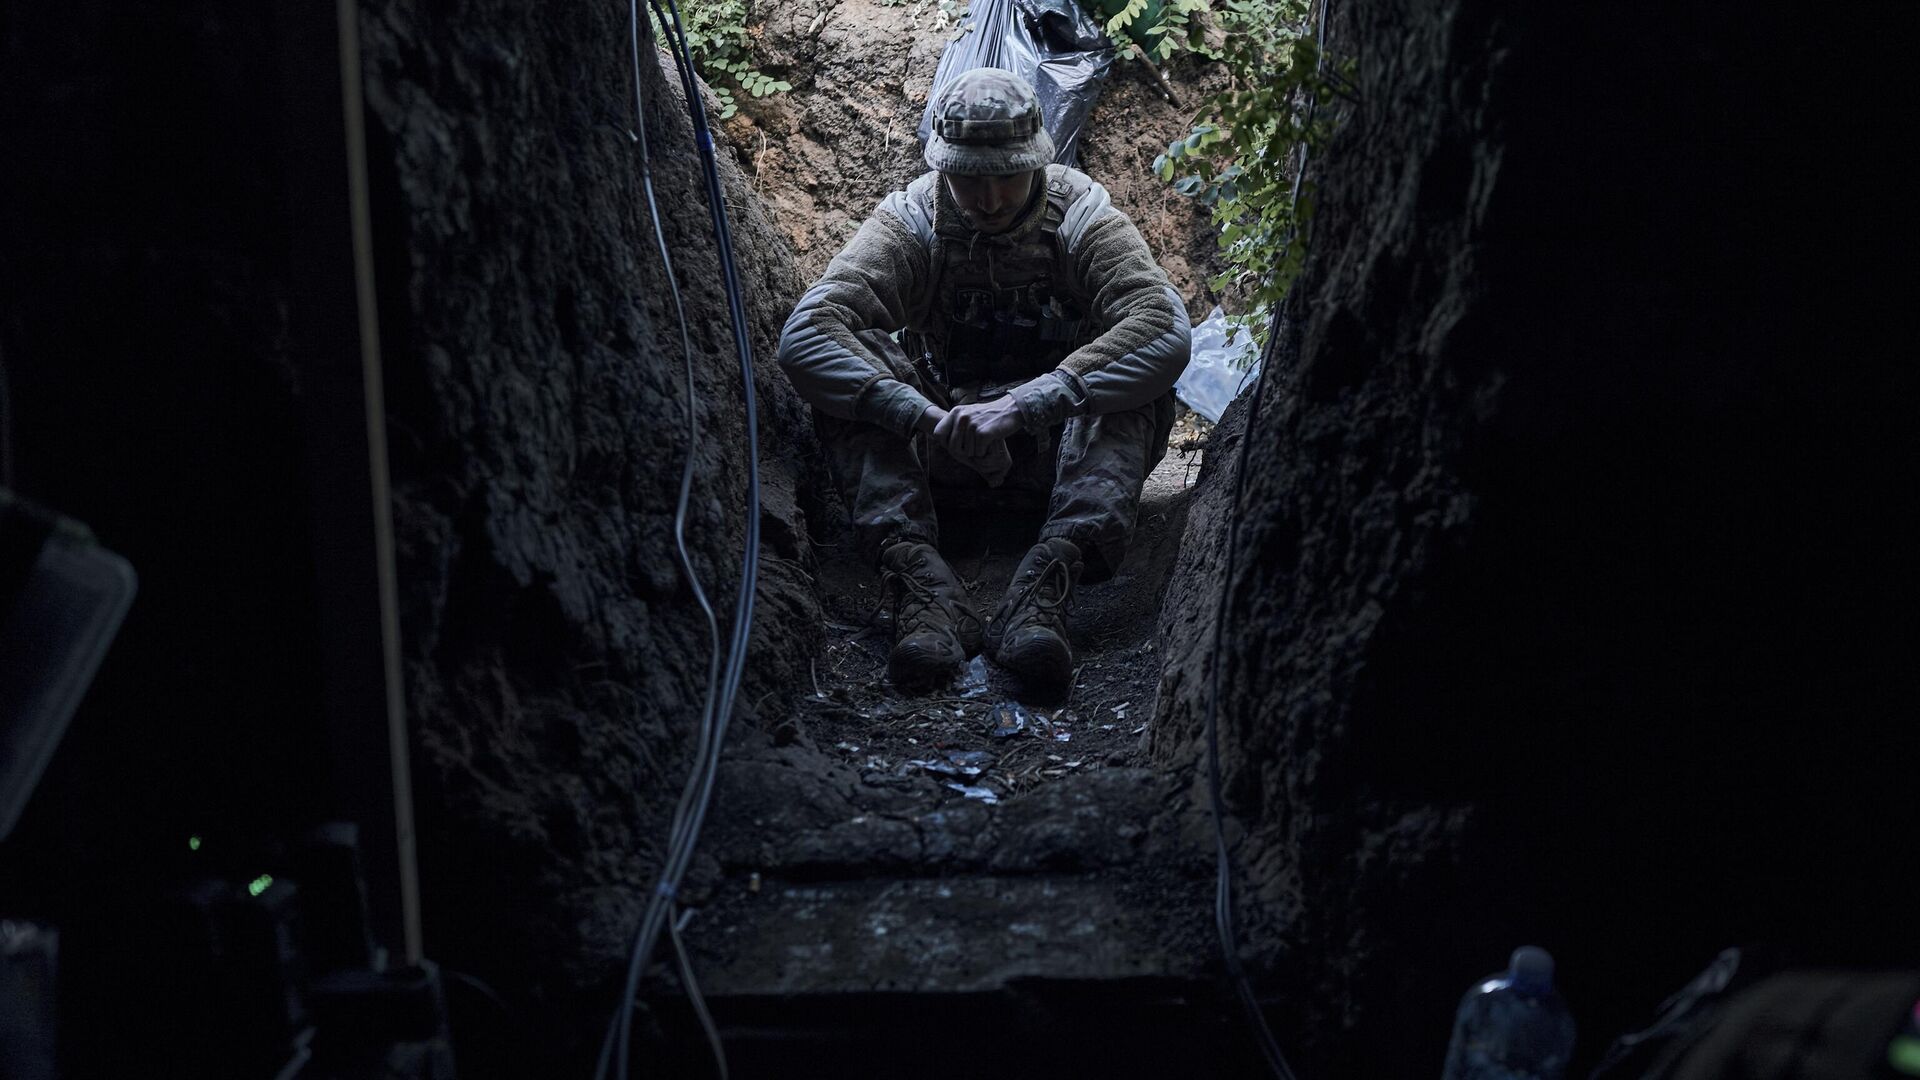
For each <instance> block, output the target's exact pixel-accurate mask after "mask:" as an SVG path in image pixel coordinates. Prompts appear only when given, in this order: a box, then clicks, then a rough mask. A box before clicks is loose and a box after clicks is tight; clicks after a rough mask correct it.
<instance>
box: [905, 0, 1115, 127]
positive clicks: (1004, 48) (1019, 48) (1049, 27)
mask: <svg viewBox="0 0 1920 1080" xmlns="http://www.w3.org/2000/svg"><path fill="white" fill-rule="evenodd" d="M960 27H961V29H962V30H963V33H962V34H961V35H960V36H959V37H958V38H956V39H955V40H954V41H952V42H950V43H949V44H948V45H947V48H946V51H945V52H943V53H941V54H940V66H939V67H938V68H936V69H935V70H934V73H933V88H932V89H931V90H930V91H929V92H928V93H927V107H926V109H925V110H923V111H922V112H921V114H920V132H919V134H920V143H921V145H923V146H924V145H926V142H927V139H928V138H929V137H930V136H931V135H932V134H933V103H934V102H935V101H937V100H939V97H940V91H941V90H942V89H943V88H945V87H946V85H947V84H948V83H950V82H952V81H953V80H954V79H955V78H956V77H958V76H959V75H961V74H962V73H964V72H968V71H972V70H973V69H974V68H1000V69H1001V70H1003V71H1011V72H1013V73H1014V74H1016V75H1018V76H1020V77H1021V78H1023V79H1026V80H1027V81H1028V82H1030V83H1032V84H1033V89H1034V94H1035V96H1036V97H1038V98H1039V99H1040V117H1041V121H1042V122H1043V123H1044V124H1046V128H1047V134H1049V135H1051V136H1053V160H1054V161H1055V162H1057V163H1059V164H1061V165H1072V164H1073V163H1074V162H1075V160H1076V159H1077V156H1078V154H1079V149H1080V134H1081V132H1082V131H1083V130H1085V128H1086V123H1087V116H1088V114H1090V113H1092V112H1093V106H1094V103H1095V102H1097V101H1099V100H1100V91H1101V90H1102V89H1104V88H1105V86H1106V78H1107V72H1108V70H1109V69H1111V68H1112V67H1113V45H1112V42H1110V41H1108V40H1107V35H1106V32H1105V31H1104V30H1102V29H1101V28H1100V24H1099V23H1098V22H1096V21H1094V19H1093V18H1092V17H1091V16H1089V15H1088V14H1087V13H1086V12H1085V11H1083V10H1081V8H1080V5H1079V4H1077V3H1075V2H1074V0H973V4H972V6H971V7H969V8H968V9H967V14H966V16H965V17H964V18H962V19H961V20H960Z"/></svg>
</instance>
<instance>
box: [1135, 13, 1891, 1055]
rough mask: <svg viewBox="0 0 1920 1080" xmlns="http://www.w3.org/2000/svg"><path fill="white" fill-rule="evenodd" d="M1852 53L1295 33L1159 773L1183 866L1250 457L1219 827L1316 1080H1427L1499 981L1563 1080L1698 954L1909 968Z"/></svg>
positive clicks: (1879, 422) (1875, 232)
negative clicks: (1299, 120)
mask: <svg viewBox="0 0 1920 1080" xmlns="http://www.w3.org/2000/svg"><path fill="white" fill-rule="evenodd" d="M1893 21H1895V20H1894V16H1893V15H1892V9H1891V8H1888V7H1879V8H1874V9H1870V10H1860V11H1854V12H1850V13H1848V14H1846V15H1836V16H1835V17H1834V19H1832V20H1829V21H1824V22H1822V23H1820V24H1818V25H1808V24H1805V23H1802V22H1797V21H1792V20H1789V19H1787V18H1785V17H1780V16H1775V15H1771V14H1763V13H1759V12H1756V11H1745V12H1741V13H1739V14H1738V15H1734V14H1732V13H1713V14H1709V13H1705V12H1699V11H1694V10H1691V9H1689V10H1686V11H1681V12H1666V13H1663V14H1661V15H1659V16H1658V17H1650V18H1648V19H1646V20H1633V19H1628V18H1624V17H1621V16H1620V13H1618V12H1605V13H1603V12H1600V11H1598V10H1597V9H1596V10H1587V9H1569V8H1551V9H1543V8H1540V7H1539V6H1538V5H1514V4H1502V3H1485V2H1472V0H1468V2H1442V3H1409V2H1404V0H1352V2H1348V3H1344V4H1338V5H1336V19H1335V24H1334V33H1333V34H1332V35H1331V36H1332V37H1333V41H1332V45H1333V48H1334V50H1335V51H1336V52H1338V53H1341V54H1345V55H1347V56H1351V57H1353V58H1354V59H1355V60H1356V62H1357V64H1358V73H1357V85H1356V87H1355V92H1354V96H1353V99H1352V100H1349V101H1346V102H1344V103H1343V104H1342V106H1341V112H1342V115H1343V119H1342V122H1341V127H1340V129H1339V132H1338V134H1337V135H1336V137H1335V138H1334V140H1333V142H1332V144H1331V145H1330V146H1328V147H1327V148H1326V150H1325V152H1324V153H1323V154H1321V155H1320V156H1319V157H1318V158H1317V160H1316V161H1315V162H1314V164H1313V165H1312V170H1313V173H1312V180H1313V183H1314V186H1315V189H1316V190H1317V192H1318V211H1317V216H1316V220H1315V222H1314V225H1313V233H1312V251H1311V255H1310V257H1309V262H1308V265H1307V268H1306V271H1305V273H1304V275H1303V276H1302V278H1301V280H1300V283H1299V285H1298V286H1297V287H1296V289H1295V291H1294V295H1293V298H1292V302H1291V304H1290V308H1289V320H1290V321H1289V325H1288V327H1287V330H1286V332H1285V334H1284V337H1283V341H1282V346H1281V349H1280V351H1279V355H1278V358H1277V362H1276V363H1275V364H1273V365H1272V366H1271V369H1270V370H1268V371H1267V372H1266V373H1265V377H1264V379H1263V383H1262V386H1261V388H1260V392H1261V393H1262V394H1264V412H1263V415H1262V416H1261V418H1260V422H1259V425H1258V427H1257V428H1256V429H1254V430H1253V431H1252V432H1251V434H1249V433H1248V432H1247V430H1246V428H1245V421H1246V415H1245V406H1244V405H1242V406H1240V407H1238V408H1237V409H1236V410H1235V412H1234V413H1233V414H1231V415H1230V416H1229V417H1228V418H1227V422H1226V423H1224V424H1223V425H1222V427H1221V428H1220V429H1219V431H1218V432H1217V433H1216V435H1215V439H1214V442H1213V444H1212V445H1211V447H1210V449H1209V462H1208V470H1207V475H1206V477H1205V479H1204V480H1203V482H1202V485H1201V490H1200V491H1199V492H1198V493H1197V499H1198V502H1197V503H1196V507H1195V512H1194V515H1193V522H1194V524H1193V525H1192V526H1191V527H1190V529H1189V532H1188V535H1187V538H1186V542H1185V546H1184V549H1183V552H1182V556H1181V560H1182V563H1181V567H1180V569H1179V571H1177V573H1176V582H1177V583H1176V585H1175V587H1174V590H1173V592H1172V593H1170V596H1169V602H1168V605H1167V608H1166V610H1165V612H1164V614H1163V623H1162V630H1163V643H1164V645H1165V648H1166V655H1167V657H1168V663H1167V668H1166V673H1165V677H1164V679H1163V683H1162V690H1161V700H1160V715H1159V719H1158V721H1157V724H1158V728H1157V731H1156V735H1155V748H1156V754H1157V756H1158V758H1159V760H1161V761H1162V762H1163V763H1164V764H1166V765H1167V766H1168V767H1169V768H1171V769H1174V770H1177V771H1180V772H1181V773H1182V774H1183V775H1185V776H1187V777H1189V778H1191V780H1192V788H1191V790H1193V791H1194V793H1195V798H1194V799H1193V800H1190V805H1191V807H1192V808H1194V809H1190V810H1189V811H1188V818H1187V821H1188V827H1189V829H1190V832H1191V835H1193V836H1194V837H1195V840H1196V842H1210V841H1211V834H1210V832H1208V831H1207V829H1206V824H1205V818H1204V817H1202V816H1201V809H1199V808H1204V806H1205V802H1204V792H1205V789H1204V787H1203V786H1201V785H1202V781H1203V777H1204V773H1203V772H1200V771H1198V770H1197V768H1196V766H1197V765H1198V764H1199V763H1200V762H1201V760H1202V759H1201V756H1200V755H1201V753H1202V751H1203V748H1204V742H1203V739H1202V737H1201V736H1202V731H1203V725H1202V720H1203V716H1204V704H1205V700H1206V692H1205V685H1206V684H1205V674H1206V671H1207V666H1206V665H1207V645H1208V643H1209V638H1208V636H1207V634H1208V630H1209V624H1210V621H1211V618H1212V612H1213V603H1214V601H1215V599H1216V598H1217V596H1218V592H1217V590H1218V588H1220V587H1222V586H1221V584H1220V583H1219V582H1217V581H1214V580H1211V579H1210V575H1217V574H1218V573H1219V572H1220V570H1221V568H1222V557H1223V552H1224V549H1225V532H1224V530H1225V523H1226V521H1227V518H1228V511H1229V504H1230V502H1231V487H1232V483H1233V466H1232V461H1233V458H1234V455H1235V452H1236V450H1237V448H1238V447H1239V445H1240V441H1241V439H1242V438H1249V439H1251V440H1252V443H1251V447H1250V452H1249V454H1248V457H1247V466H1246V467H1247V470H1248V474H1247V477H1246V487H1247V499H1246V503H1245V509H1244V511H1243V517H1242V521H1243V526H1242V531H1241V534H1240V536H1241V539H1240V544H1239V547H1238V550H1237V552H1236V553H1235V554H1236V556H1237V564H1236V567H1235V571H1234V574H1233V576H1232V577H1231V579H1230V580H1227V581H1225V583H1224V587H1225V588H1227V589H1228V590H1229V603H1228V609H1227V610H1228V620H1229V627H1230V630H1229V632H1228V635H1227V636H1226V638H1225V641H1224V646H1223V648H1222V651H1221V662H1222V663H1223V665H1224V667H1223V672H1222V674H1223V680H1224V691H1223V695H1222V697H1221V702H1220V725H1221V737H1222V740H1223V743H1224V745H1225V748H1226V757H1227V768H1226V780H1225V783H1226V788H1227V791H1228V795H1229V801H1230V804H1231V807H1232V812H1233V816H1234V820H1233V821H1232V822H1231V823H1230V827H1229V828H1230V835H1231V836H1232V838H1233V841H1234V844H1235V850H1236V865H1237V867H1238V872H1239V874H1240V877H1239V879H1238V883H1239V885H1240V888H1241V892H1240V897H1239V899H1240V912H1241V919H1242V925H1243V927H1244V928H1245V931H1244V935H1243V936H1244V944H1245V947H1246V949H1247V951H1248V952H1249V954H1250V956H1251V957H1252V958H1253V959H1254V961H1255V965H1256V967H1257V968H1259V969H1260V970H1262V971H1264V972H1265V973H1266V974H1267V976H1268V977H1269V978H1270V979H1271V981H1272V984H1273V986H1274V987H1275V988H1276V989H1278V990H1279V991H1280V992H1281V993H1282V994H1283V995H1284V996H1286V997H1287V998H1288V999H1289V1000H1290V1001H1291V1002H1292V1003H1293V1005H1292V1006H1291V1007H1290V1008H1289V1009H1288V1010H1286V1013H1287V1016H1288V1019H1287V1021H1286V1024H1287V1026H1288V1030H1286V1031H1285V1032H1283V1035H1284V1037H1285V1038H1287V1039H1289V1040H1290V1041H1291V1043H1292V1044H1293V1045H1295V1046H1296V1047H1299V1048H1301V1050H1302V1053H1303V1054H1305V1057H1306V1060H1308V1061H1309V1062H1311V1063H1312V1064H1313V1066H1314V1068H1315V1071H1316V1072H1318V1073H1319V1074H1320V1075H1346V1076H1380V1075H1416V1074H1420V1073H1426V1074H1429V1075H1430V1074H1432V1072H1433V1071H1434V1070H1435V1069H1437V1068H1438V1063H1439V1060H1440V1052H1441V1050H1442V1048H1443V1047H1444V1045H1445V1040H1446V1036H1447V1025H1448V1023H1449V1021H1450V1018H1451V1014H1452V1008H1453V1004H1454V1002H1455V1001H1456V1000H1457V997H1458V995H1459V993H1460V992H1461V991H1462V989H1464V988H1465V987H1466V986H1467V985H1468V984H1469V983H1470V982H1471V981H1472V980H1473V979H1475V978H1477V977H1479V976H1480V975H1482V974H1484V973H1485V972H1487V971H1490V970H1494V969H1496V968H1498V967H1500V966H1502V965H1503V963H1504V958H1505V955H1506V953H1507V951H1508V950H1509V949H1511V948H1512V947H1513V946H1514V945H1517V944H1520V943H1523V942H1528V941H1533V942H1537V943H1539V944H1542V945H1545V946H1547V947H1548V948H1549V949H1551V950H1554V951H1555V952H1556V954H1557V955H1558V956H1559V959H1560V961H1561V966H1562V972H1563V985H1564V989H1565V991H1566V993H1567V994H1568V996H1569V998H1570V999H1571V1000H1572V1002H1573V1005H1574V1008H1575V1009H1576V1012H1577V1013H1578V1014H1579V1016H1580V1020H1581V1023H1582V1030H1583V1032H1584V1034H1583V1036H1582V1038H1583V1049H1582V1057H1583V1059H1584V1060H1588V1061H1590V1060H1591V1055H1592V1054H1594V1053H1596V1052H1597V1050H1598V1049H1599V1048H1600V1046H1601V1045H1603V1043H1604V1040H1605V1039H1607V1038H1610V1037H1611V1036H1612V1035H1614V1034H1618V1033H1620V1032H1622V1031H1624V1030H1627V1029H1628V1028H1630V1027H1633V1026H1639V1025H1640V1024H1642V1023H1643V1022H1645V1021H1646V1020H1647V1019H1649V1018H1650V1010H1651V1009H1652V1008H1653V1006H1654V1004H1655V1003H1657V1002H1658V1001H1659V1000H1660V999H1661V998H1662V997H1664V996H1665V995H1666V994H1667V993H1668V992H1670V991H1671V990H1673V989H1675V988H1677V987H1678V986H1679V985H1680V984H1681V983H1683V982H1684V981H1685V980H1686V979H1687V978H1688V977H1690V975H1691V974H1692V973H1693V972H1695V971H1697V970H1698V969H1700V968H1701V967H1703V966H1704V965H1705V964H1706V962H1707V961H1708V960H1710V959H1711V958H1712V956H1713V954H1714V953H1715V952H1716V951H1717V950H1718V949H1720V948H1721V947H1724V946H1726V945H1731V944H1738V943H1741V942H1745V941H1755V940H1766V941H1774V942H1779V943H1783V944H1786V945H1788V946H1790V947H1791V948H1793V949H1795V950H1798V951H1799V953H1800V955H1802V956H1804V957H1806V958H1807V959H1808V960H1809V961H1812V960H1816V959H1818V960H1826V961H1830V962H1831V961H1839V960H1844V959H1875V960H1878V961H1880V962H1900V961H1902V960H1905V961H1907V962H1911V959H1912V953H1913V944H1914V943H1913V938H1912V935H1911V933H1910V932H1909V930H1908V929H1907V928H1906V925H1905V921H1904V920H1903V919H1901V918H1900V917H1898V916H1897V914H1896V913H1895V911H1894V907H1895V906H1896V903H1897V902H1896V901H1895V900H1894V898H1895V897H1897V896H1898V890H1897V889H1896V888H1895V887H1894V886H1893V884H1892V877H1891V876H1890V875H1894V874H1896V871H1895V870H1894V869H1893V868H1892V866H1891V864H1889V863H1887V862H1886V860H1885V857H1884V852H1885V850H1886V849H1885V847H1884V845H1885V844H1887V843H1889V842H1891V837H1892V836H1894V835H1897V834H1898V832H1899V830H1901V829H1904V828H1911V826H1912V825H1913V824H1914V822H1915V817H1916V814H1915V810H1914V808H1913V806H1912V805H1911V803H1910V801H1909V800H1906V799H1904V798H1903V797H1901V796H1899V795H1897V794H1896V793H1897V792H1899V791H1901V790H1902V789H1903V788H1904V786H1905V785H1904V784H1903V783H1902V781H1901V778H1900V777H1901V773H1902V771H1903V769H1904V766H1902V765H1898V764H1896V763H1895V762H1897V761H1899V760H1902V759H1904V758H1905V757H1906V755H1908V754H1910V751H1911V745H1912V738H1911V734H1910V731H1909V729H1910V725H1906V724H1904V723H1902V722H1901V721H1900V720H1899V719H1898V717H1899V716H1900V714H1901V713H1902V712H1903V711H1905V710H1906V709H1907V708H1908V704H1907V703H1908V702H1910V701H1911V698H1912V688H1913V687H1912V682H1913V680H1912V677H1911V671H1910V665H1909V664H1907V663H1906V662H1905V660H1904V657H1905V655H1906V648H1907V646H1906V644H1904V642H1906V641H1908V640H1910V635H1908V634H1904V633H1902V632H1900V631H1898V630H1897V629H1896V628H1897V627H1899V626H1901V625H1902V624H1903V623H1904V622H1906V621H1908V620H1907V615H1906V610H1907V605H1908V603H1909V601H1908V599H1906V598H1908V597H1910V596H1911V595H1912V584H1913V574H1912V560H1911V559H1910V558H1908V557H1906V556H1904V555H1902V554H1901V553H1900V552H1901V550H1902V549H1903V547H1904V538H1903V534H1902V531H1901V529H1900V528H1899V527H1898V526H1897V525H1896V511H1895V507H1894V505H1893V502H1892V501H1890V499H1889V492H1890V491H1892V490H1893V489H1894V487H1896V486H1897V485H1898V484H1899V483H1900V481H1899V480H1898V475H1899V473H1900V471H1901V467H1900V466H1898V465H1896V464H1895V462H1897V461H1900V460H1904V458H1905V457H1906V456H1907V454H1906V452H1905V451H1906V450H1907V449H1908V447H1907V446H1906V443H1907V442H1908V440H1907V439H1906V438H1905V437H1904V436H1903V435H1902V434H1901V431H1902V430H1903V429H1904V428H1906V427H1907V426H1909V425H1907V424H1905V423H1904V422H1903V421H1902V419H1901V412H1902V409H1901V407H1900V406H1899V405H1897V404H1896V402H1897V401H1900V400H1903V399H1905V398H1907V397H1908V395H1909V389H1910V380H1909V379H1908V377H1907V375H1906V374H1905V371H1906V365H1905V364H1904V362H1901V361H1899V360H1898V359H1897V357H1898V354H1899V349H1900V345H1899V337H1900V333H1899V331H1898V330H1897V329H1896V327H1897V325H1898V323H1897V321H1895V320H1894V319H1893V313H1894V312H1895V311H1897V310H1899V308H1900V306H1901V301H1900V298H1899V292H1898V287H1897V286H1895V285H1894V284H1893V282H1892V281H1891V280H1890V279H1889V278H1887V277H1886V276H1884V275H1883V274H1882V273H1881V272H1880V270H1879V269H1878V268H1879V267H1882V266H1889V265H1894V263H1895V260H1896V256H1897V251H1896V250H1895V245H1894V243H1893V241H1892V240H1891V238H1890V237H1889V236H1888V235H1887V233H1886V231H1885V226H1886V224H1887V221H1888V216H1889V215H1890V214H1898V213H1900V212H1899V211H1898V210H1897V208H1898V207H1899V206H1900V205H1902V203H1903V202H1904V200H1903V198H1902V197H1901V195H1900V194H1899V192H1898V181H1897V179H1896V178H1895V177H1894V175H1893V174H1892V173H1890V172H1889V171H1888V170H1887V169H1886V168H1885V167H1884V165H1883V164H1882V163H1881V161H1880V160H1879V154H1878V151H1877V149H1876V147H1877V146H1879V145H1880V142H1881V140H1882V138H1883V135H1884V132H1885V131H1887V130H1890V129H1889V127H1888V125H1890V124H1892V123H1893V122H1894V118H1895V117H1896V116H1898V115H1900V113H1901V112H1902V110H1903V109H1904V108H1905V105H1904V104H1903V103H1901V102H1899V101H1897V100H1896V95H1895V93H1894V91H1893V90H1892V88H1891V87H1890V86H1889V85H1888V84H1887V83H1886V82H1885V81H1884V78H1883V76H1882V75H1881V74H1880V72H1883V71H1885V70H1889V69H1888V68H1887V67H1886V66H1884V65H1888V64H1891V63H1893V62H1894V61H1893V58H1892V57H1891V55H1890V52H1891V50H1892V46H1891V45H1890V44H1889V42H1890V41H1891V40H1893V39H1894V38H1897V37H1899V36H1901V35H1900V34H1899V33H1897V32H1896V30H1895V27H1894V26H1893V25H1892V23H1893ZM1812 70H1818V71H1828V72H1841V71H1844V72H1847V73H1848V75H1847V76H1846V77H1845V78H1844V79H1841V80H1839V81H1838V82H1837V83H1829V84H1827V85H1826V87H1825V88H1824V89H1823V90H1821V91H1819V92H1816V93H1808V92H1807V87H1806V85H1805V84H1804V83H1803V82H1802V81H1801V80H1800V79H1798V78H1797V77H1796V76H1794V75H1793V74H1792V73H1793V72H1795V71H1812Z"/></svg>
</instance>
